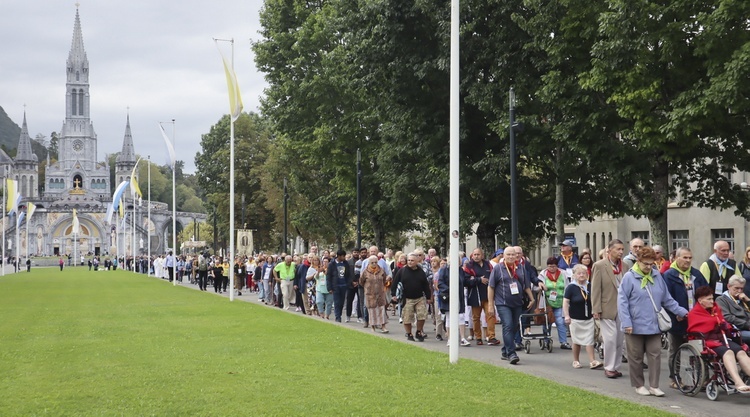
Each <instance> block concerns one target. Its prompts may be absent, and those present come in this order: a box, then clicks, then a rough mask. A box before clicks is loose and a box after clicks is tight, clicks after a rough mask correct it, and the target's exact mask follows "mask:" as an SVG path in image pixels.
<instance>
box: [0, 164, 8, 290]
mask: <svg viewBox="0 0 750 417" xmlns="http://www.w3.org/2000/svg"><path fill="white" fill-rule="evenodd" d="M7 182H8V168H7V167H6V168H5V175H4V176H3V254H2V258H3V259H2V261H0V265H2V267H3V276H5V264H6V262H5V227H6V225H5V219H7V218H8V213H7V212H6V210H5V194H6V191H5V183H7Z"/></svg>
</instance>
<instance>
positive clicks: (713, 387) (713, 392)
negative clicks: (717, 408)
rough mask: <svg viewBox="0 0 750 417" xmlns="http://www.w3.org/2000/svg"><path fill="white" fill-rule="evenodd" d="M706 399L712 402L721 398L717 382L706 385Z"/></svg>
mask: <svg viewBox="0 0 750 417" xmlns="http://www.w3.org/2000/svg"><path fill="white" fill-rule="evenodd" d="M706 397H708V399H709V400H711V401H716V399H717V398H719V384H718V383H717V382H716V381H711V382H709V383H708V385H706Z"/></svg>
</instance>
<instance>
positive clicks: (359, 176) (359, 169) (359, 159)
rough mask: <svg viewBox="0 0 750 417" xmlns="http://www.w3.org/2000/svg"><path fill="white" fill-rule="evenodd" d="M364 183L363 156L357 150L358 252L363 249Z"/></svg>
mask: <svg viewBox="0 0 750 417" xmlns="http://www.w3.org/2000/svg"><path fill="white" fill-rule="evenodd" d="M361 183H362V154H361V153H360V151H359V148H357V250H359V248H361V247H362V197H361V194H360V185H361Z"/></svg>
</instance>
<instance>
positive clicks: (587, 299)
mask: <svg viewBox="0 0 750 417" xmlns="http://www.w3.org/2000/svg"><path fill="white" fill-rule="evenodd" d="M588 277H589V273H588V268H587V267H586V266H585V265H582V264H577V265H574V266H573V282H571V283H570V285H568V286H567V287H566V288H565V296H564V298H563V305H562V309H563V316H564V317H565V324H567V325H568V326H570V336H571V339H572V342H573V368H576V369H580V368H583V366H581V363H580V362H579V361H578V359H579V357H580V354H581V346H583V347H585V349H586V353H587V354H588V356H589V368H590V369H599V368H601V367H602V363H601V362H599V361H597V360H596V359H594V333H595V326H596V325H595V323H594V316H593V313H592V311H591V296H590V295H591V284H589V282H588Z"/></svg>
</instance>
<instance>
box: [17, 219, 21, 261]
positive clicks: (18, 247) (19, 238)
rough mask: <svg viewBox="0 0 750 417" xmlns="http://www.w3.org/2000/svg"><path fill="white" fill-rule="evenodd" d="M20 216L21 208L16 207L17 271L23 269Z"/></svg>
mask: <svg viewBox="0 0 750 417" xmlns="http://www.w3.org/2000/svg"><path fill="white" fill-rule="evenodd" d="M19 218H20V213H19V209H18V208H16V273H18V271H20V270H21V245H20V243H21V231H20V229H21V225H20V224H18V219H19Z"/></svg>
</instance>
